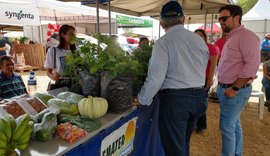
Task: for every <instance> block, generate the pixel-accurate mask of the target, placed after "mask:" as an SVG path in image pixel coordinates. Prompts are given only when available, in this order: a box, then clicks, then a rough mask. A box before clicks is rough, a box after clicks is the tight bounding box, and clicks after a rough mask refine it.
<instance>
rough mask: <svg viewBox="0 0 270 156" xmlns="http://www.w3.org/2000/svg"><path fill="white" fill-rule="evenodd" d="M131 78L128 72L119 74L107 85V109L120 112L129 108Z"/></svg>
mask: <svg viewBox="0 0 270 156" xmlns="http://www.w3.org/2000/svg"><path fill="white" fill-rule="evenodd" d="M132 84H133V79H132V77H131V75H129V74H121V75H118V76H117V77H116V78H114V79H112V80H111V81H110V83H109V84H108V86H107V96H106V99H107V101H108V104H109V110H110V111H112V112H115V113H121V112H124V111H126V110H128V109H131V107H132V105H131V99H132Z"/></svg>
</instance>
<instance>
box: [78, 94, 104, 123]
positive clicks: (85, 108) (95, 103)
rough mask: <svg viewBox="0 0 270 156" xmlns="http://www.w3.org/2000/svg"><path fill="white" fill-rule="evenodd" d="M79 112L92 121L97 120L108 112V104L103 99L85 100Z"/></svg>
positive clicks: (90, 97)
mask: <svg viewBox="0 0 270 156" xmlns="http://www.w3.org/2000/svg"><path fill="white" fill-rule="evenodd" d="M78 107H79V112H80V114H81V115H83V116H87V117H89V118H90V119H97V118H99V117H102V116H103V115H105V114H106V112H107V110H108V102H107V100H106V99H104V98H101V97H92V96H88V98H83V99H82V100H81V101H80V102H79V104H78Z"/></svg>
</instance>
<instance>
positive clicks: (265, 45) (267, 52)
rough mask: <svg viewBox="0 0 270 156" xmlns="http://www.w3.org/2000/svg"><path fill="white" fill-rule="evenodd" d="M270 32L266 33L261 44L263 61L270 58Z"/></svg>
mask: <svg viewBox="0 0 270 156" xmlns="http://www.w3.org/2000/svg"><path fill="white" fill-rule="evenodd" d="M269 40H270V33H267V34H266V35H265V39H264V40H263V42H262V45H261V62H265V61H268V60H270V41H269Z"/></svg>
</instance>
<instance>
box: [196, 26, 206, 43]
mask: <svg viewBox="0 0 270 156" xmlns="http://www.w3.org/2000/svg"><path fill="white" fill-rule="evenodd" d="M196 32H200V33H202V35H203V37H204V39H205V40H207V35H206V32H205V31H204V30H203V29H196V30H195V31H194V33H196Z"/></svg>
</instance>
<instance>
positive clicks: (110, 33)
mask: <svg viewBox="0 0 270 156" xmlns="http://www.w3.org/2000/svg"><path fill="white" fill-rule="evenodd" d="M108 13H109V36H112V21H111V1H110V0H109V2H108Z"/></svg>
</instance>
